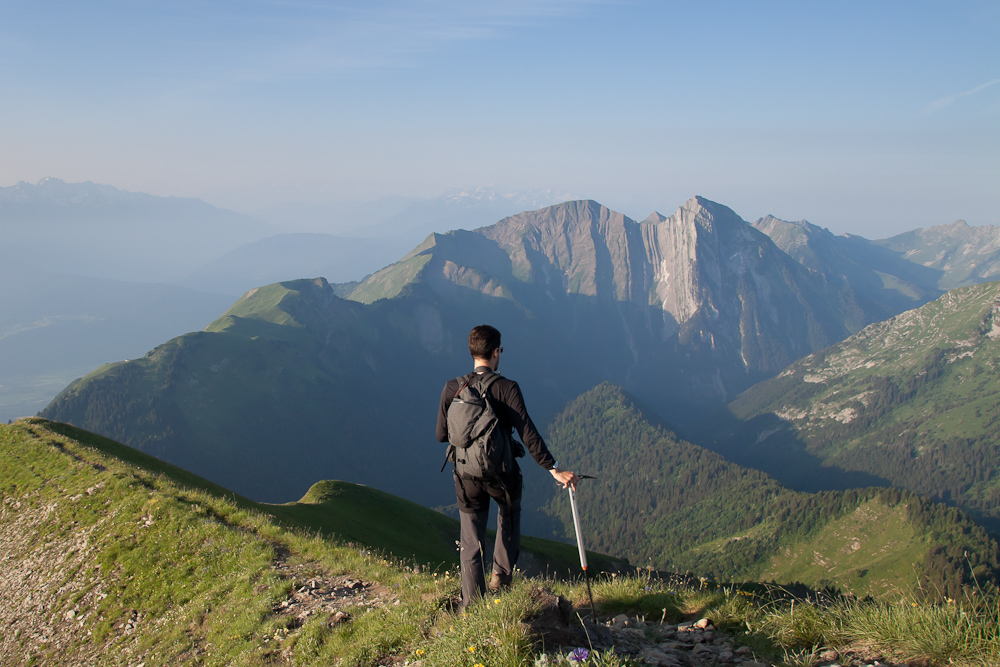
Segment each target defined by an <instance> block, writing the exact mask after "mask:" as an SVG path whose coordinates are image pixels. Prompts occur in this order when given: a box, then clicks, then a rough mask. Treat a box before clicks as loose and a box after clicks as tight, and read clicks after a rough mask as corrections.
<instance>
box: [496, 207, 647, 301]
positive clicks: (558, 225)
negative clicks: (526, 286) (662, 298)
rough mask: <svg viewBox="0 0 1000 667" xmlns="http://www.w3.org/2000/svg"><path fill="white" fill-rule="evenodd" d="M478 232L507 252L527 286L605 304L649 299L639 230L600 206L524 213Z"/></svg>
mask: <svg viewBox="0 0 1000 667" xmlns="http://www.w3.org/2000/svg"><path fill="white" fill-rule="evenodd" d="M478 232H479V233H480V234H482V235H483V236H485V237H486V238H488V239H491V240H493V241H495V242H496V243H497V245H499V246H500V247H501V248H503V249H504V250H505V251H506V252H507V253H508V255H509V256H510V258H511V263H512V268H513V272H514V275H515V276H516V277H517V278H518V279H520V280H523V281H524V282H527V283H536V282H543V283H545V285H546V288H547V289H549V290H550V291H551V290H552V289H553V288H555V289H559V290H561V291H564V292H567V293H571V294H582V295H585V296H592V297H597V298H599V299H600V300H603V301H609V300H616V301H640V302H641V301H642V299H643V296H644V294H645V270H644V256H645V250H644V248H643V241H642V238H641V237H640V234H639V229H638V225H637V224H636V222H635V221H634V220H631V219H630V218H628V217H626V216H624V215H622V214H621V213H616V212H614V211H612V210H610V209H608V208H607V207H605V206H601V205H600V204H598V203H597V202H595V201H577V202H567V203H565V204H560V205H558V206H551V207H549V208H544V209H541V210H539V211H530V212H525V213H520V214H518V215H515V216H512V217H509V218H505V219H503V220H501V221H500V222H498V223H497V224H495V225H492V226H490V227H484V228H482V229H480V230H478ZM554 280H555V283H554V284H553V281H554Z"/></svg>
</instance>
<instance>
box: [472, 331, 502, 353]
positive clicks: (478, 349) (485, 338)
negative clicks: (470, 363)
mask: <svg viewBox="0 0 1000 667" xmlns="http://www.w3.org/2000/svg"><path fill="white" fill-rule="evenodd" d="M498 347H500V332H499V331H497V330H496V329H495V328H493V327H491V326H490V325H488V324H480V325H479V326H478V327H476V328H475V329H473V330H472V331H470V332H469V354H471V355H472V358H473V359H489V358H490V357H492V356H493V350H495V349H497V348H498Z"/></svg>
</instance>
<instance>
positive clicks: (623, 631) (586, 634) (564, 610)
mask: <svg viewBox="0 0 1000 667" xmlns="http://www.w3.org/2000/svg"><path fill="white" fill-rule="evenodd" d="M536 594H537V595H538V596H539V597H540V598H541V601H542V602H543V611H542V613H541V614H539V616H538V617H536V618H534V619H532V620H530V621H529V626H530V628H531V630H532V632H533V633H534V634H535V635H536V636H537V637H538V638H539V641H540V642H542V643H543V644H544V645H545V646H557V647H559V648H558V649H554V650H553V651H550V654H551V655H565V654H567V653H570V652H572V651H573V650H574V649H576V648H581V649H585V650H597V651H606V650H613V651H614V652H615V653H617V654H619V655H622V656H628V657H630V658H631V659H633V660H634V662H636V663H638V664H640V665H653V666H655V667H734V666H739V667H771V666H772V665H773V663H771V662H769V661H767V660H764V659H762V658H760V657H758V656H756V655H755V654H754V651H753V650H752V649H750V648H749V647H747V646H740V645H738V644H737V643H736V642H735V641H734V637H733V635H732V634H731V633H728V632H723V631H721V630H719V629H717V628H716V627H715V626H714V625H713V624H712V621H711V620H710V619H707V618H702V619H697V620H691V621H687V622H684V623H679V624H672V623H660V622H650V621H644V620H643V619H641V618H637V617H634V616H628V615H626V614H620V615H618V616H615V617H613V618H601V617H599V619H598V622H597V623H592V622H590V621H589V620H588V621H585V628H586V629H585V630H584V628H581V627H580V624H579V620H577V616H576V613H574V612H573V609H572V605H571V604H570V603H569V601H568V600H566V599H565V598H562V597H557V596H554V595H552V594H551V593H548V592H546V591H542V590H541V589H539V590H538V591H537V592H536ZM581 613H586V612H581ZM574 621H575V622H574ZM803 657H805V656H803ZM539 664H540V665H544V664H545V663H544V662H540V663H539ZM553 664H555V663H553ZM802 664H811V665H813V666H814V667H824V666H825V667H907V665H904V664H902V663H892V662H889V661H887V660H885V659H884V658H882V657H881V656H872V655H868V654H865V653H864V652H862V651H859V652H858V653H855V654H851V655H843V656H842V655H840V654H838V653H837V652H836V651H833V650H823V651H819V652H817V653H816V654H814V655H812V656H808V660H807V661H805V662H803V663H802Z"/></svg>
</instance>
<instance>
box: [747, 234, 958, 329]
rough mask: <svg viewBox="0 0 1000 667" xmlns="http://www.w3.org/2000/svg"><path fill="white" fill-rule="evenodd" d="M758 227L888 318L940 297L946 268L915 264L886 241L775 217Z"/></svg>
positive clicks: (794, 256)
mask: <svg viewBox="0 0 1000 667" xmlns="http://www.w3.org/2000/svg"><path fill="white" fill-rule="evenodd" d="M753 226H754V228H755V229H758V230H760V231H761V232H764V233H765V234H767V235H768V236H769V237H770V238H771V240H772V241H774V243H775V244H776V245H777V246H778V247H779V248H781V249H782V250H784V251H785V252H786V253H788V254H789V255H790V256H791V257H793V258H794V259H796V260H798V262H799V263H801V264H802V265H803V266H805V267H807V268H809V269H812V270H813V271H816V272H819V273H822V274H823V275H824V276H826V278H827V280H828V281H830V282H831V283H835V284H847V285H850V286H851V287H852V288H853V289H854V290H855V291H856V292H857V293H859V294H862V295H864V297H865V298H867V299H869V300H870V301H871V302H873V303H874V304H876V307H881V308H882V309H883V311H884V312H885V317H889V316H890V315H893V314H895V313H898V312H901V311H903V310H907V309H909V308H915V307H917V306H922V305H923V304H925V303H927V302H928V301H930V300H931V299H935V298H937V297H938V296H940V295H941V292H942V290H941V289H940V288H939V286H938V285H939V283H940V282H941V281H942V278H943V273H942V271H941V270H939V269H937V268H934V267H931V266H924V265H922V264H917V263H914V262H912V261H910V260H909V259H907V258H906V257H904V256H902V253H900V252H896V251H894V250H892V249H891V248H889V247H886V246H885V245H884V244H883V242H879V241H869V240H868V239H865V238H863V237H861V236H853V235H850V234H845V235H843V236H834V235H833V234H832V233H831V232H830V230H828V229H823V228H821V227H817V226H816V225H813V224H810V223H809V222H806V221H805V220H801V221H799V222H787V221H785V220H779V219H778V218H775V217H773V216H770V215H769V216H767V217H766V218H761V219H759V220H757V221H756V222H754V223H753ZM880 319H882V318H880Z"/></svg>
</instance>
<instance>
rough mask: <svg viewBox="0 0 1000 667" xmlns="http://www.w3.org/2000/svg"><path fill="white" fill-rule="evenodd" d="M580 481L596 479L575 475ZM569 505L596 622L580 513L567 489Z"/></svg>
mask: <svg viewBox="0 0 1000 667" xmlns="http://www.w3.org/2000/svg"><path fill="white" fill-rule="evenodd" d="M577 477H579V478H580V479H597V478H596V477H594V476H593V475H577ZM569 504H570V507H572V508H573V527H574V528H575V529H576V546H577V548H579V550H580V567H582V568H583V580H584V581H585V582H586V583H587V598H588V599H589V600H590V615H591V618H593V619H594V622H595V623H596V622H597V610H596V609H594V595H593V593H591V592H590V575H589V574H587V552H586V551H585V550H584V548H583V536H582V534H581V533H580V513H579V512H578V511H577V509H576V493H575V492H574V491H573V487H572V486H571V487H569Z"/></svg>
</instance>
